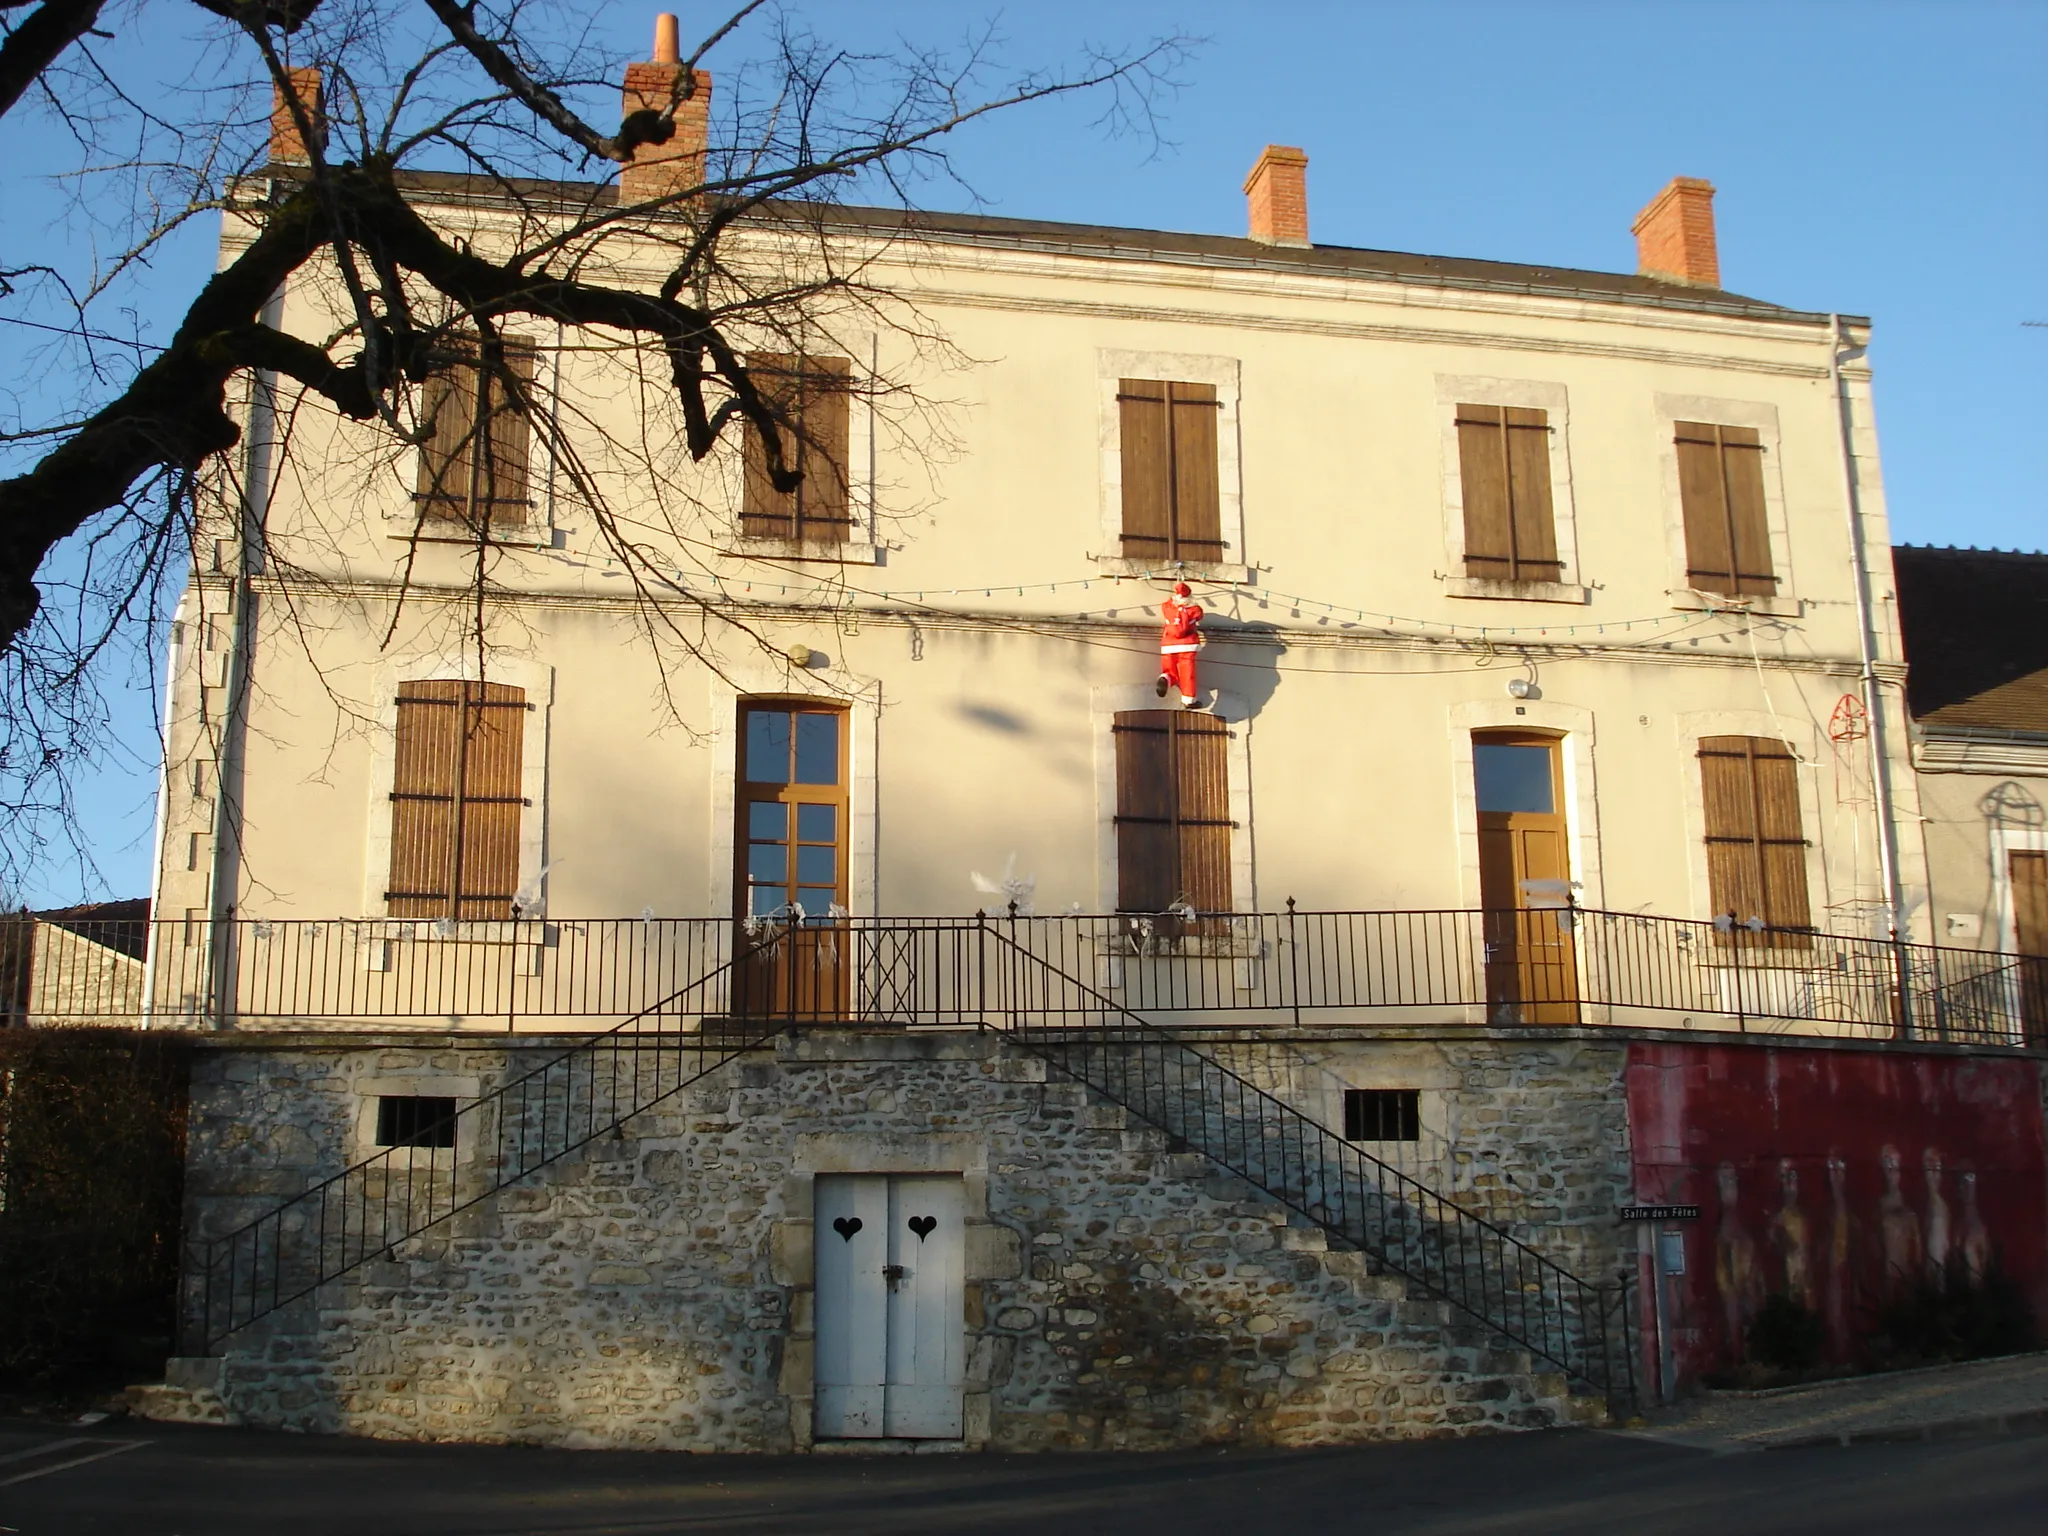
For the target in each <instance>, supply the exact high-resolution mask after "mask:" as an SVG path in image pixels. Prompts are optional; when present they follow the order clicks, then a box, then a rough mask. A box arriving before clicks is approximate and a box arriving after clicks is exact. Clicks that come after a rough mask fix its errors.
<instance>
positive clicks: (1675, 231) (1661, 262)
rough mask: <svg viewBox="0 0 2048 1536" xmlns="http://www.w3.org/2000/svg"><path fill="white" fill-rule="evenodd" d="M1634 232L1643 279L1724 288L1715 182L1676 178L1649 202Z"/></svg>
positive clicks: (1639, 215)
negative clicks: (1717, 237)
mask: <svg viewBox="0 0 2048 1536" xmlns="http://www.w3.org/2000/svg"><path fill="white" fill-rule="evenodd" d="M1630 228H1631V229H1632V230H1633V231H1634V233H1635V237H1636V271H1638V272H1639V273H1641V274H1642V275H1643V276H1644V277H1661V278H1663V279H1664V280H1665V281H1666V282H1672V283H1688V284H1690V285H1692V286H1693V287H1695V288H1718V287H1720V286H1721V258H1720V256H1719V254H1718V253H1717V252H1716V251H1715V248H1714V184H1713V183H1712V182H1710V181H1701V180H1700V179H1699V178H1698V177H1696V176H1674V177H1672V178H1671V185H1670V186H1668V187H1666V188H1665V189H1664V190H1663V191H1662V192H1659V193H1658V194H1657V195H1656V196H1655V197H1654V198H1652V199H1651V200H1650V206H1649V207H1647V208H1645V209H1644V210H1643V211H1642V212H1641V213H1639V214H1637V215H1636V221H1635V223H1634V224H1633V225H1631V226H1630Z"/></svg>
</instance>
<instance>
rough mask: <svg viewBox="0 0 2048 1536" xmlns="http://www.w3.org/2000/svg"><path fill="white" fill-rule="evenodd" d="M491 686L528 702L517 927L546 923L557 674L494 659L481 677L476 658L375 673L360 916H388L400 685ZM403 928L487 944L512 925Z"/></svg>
mask: <svg viewBox="0 0 2048 1536" xmlns="http://www.w3.org/2000/svg"><path fill="white" fill-rule="evenodd" d="M435 681H450V682H454V681H461V682H467V683H474V682H481V681H489V682H493V683H505V684H507V685H509V686H511V687H514V688H518V689H520V690H522V691H523V692H524V693H525V694H526V703H527V710H526V731H525V735H524V737H523V738H522V739H521V742H520V748H519V752H520V756H519V793H520V796H521V798H523V799H524V800H525V801H526V804H525V805H523V806H521V807H520V808H519V886H518V889H520V890H522V891H530V892H532V893H533V897H534V899H533V902H532V904H531V905H530V906H526V907H524V908H522V910H521V912H520V918H521V919H522V920H526V919H534V918H540V917H544V916H546V915H547V902H548V892H547V881H546V878H545V877H544V875H543V874H542V871H543V870H544V869H545V868H546V867H547V789H548V722H549V716H550V714H551V713H552V706H553V704H554V684H555V669H554V668H553V667H551V666H548V665H546V664H545V663H543V662H539V661H534V660H531V659H529V658H526V657H520V656H493V657H491V659H490V664H489V667H488V669H487V670H485V671H482V672H480V671H479V669H478V666H477V658H476V653H475V652H473V651H472V652H469V653H468V654H466V655H465V654H455V653H449V652H435V653H433V654H429V655H419V656H409V657H394V658H392V659H390V660H388V661H386V662H384V663H382V664H381V665H380V666H379V667H378V668H377V673H376V679H375V683H374V685H373V686H374V705H373V707H374V709H375V712H376V721H377V731H376V734H375V736H374V737H373V738H372V742H371V748H370V778H369V788H370V800H369V806H368V809H367V811H366V813H365V817H366V823H367V825H368V828H369V837H368V842H367V845H366V847H365V849H364V854H363V910H364V911H365V912H367V913H370V914H373V915H375V916H379V917H383V916H386V915H387V914H386V911H385V907H386V903H385V900H384V892H385V891H386V890H387V889H388V888H389V881H390V878H391V786H392V783H393V780H394V776H395V773H396V767H397V749H398V689H399V686H400V684H403V683H423V682H435ZM390 920H391V921H392V922H393V923H405V924H408V925H409V932H408V937H410V938H413V939H420V940H429V939H435V938H466V939H476V938H484V939H493V938H509V937H510V935H511V930H512V929H513V928H515V927H516V926H517V925H516V924H510V923H505V922H499V921H466V922H456V923H446V924H443V923H441V922H438V921H437V920H435V919H431V918H392V919H390Z"/></svg>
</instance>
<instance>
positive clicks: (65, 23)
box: [0, 0, 104, 117]
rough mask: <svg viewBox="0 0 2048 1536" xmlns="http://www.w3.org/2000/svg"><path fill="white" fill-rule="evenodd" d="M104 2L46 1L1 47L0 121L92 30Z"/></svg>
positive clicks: (10, 34)
mask: <svg viewBox="0 0 2048 1536" xmlns="http://www.w3.org/2000/svg"><path fill="white" fill-rule="evenodd" d="M103 4H104V0H43V3H42V4H41V5H39V6H37V7H36V11H35V14H34V15H32V16H30V17H29V18H28V19H27V20H25V21H23V22H22V24H21V25H20V26H18V27H16V28H15V29H14V30H13V31H12V32H10V33H8V34H7V40H6V41H5V42H4V43H0V117H4V116H5V115H6V114H7V111H8V109H9V108H10V107H12V106H13V105H14V104H15V103H16V102H17V101H19V100H21V96H22V92H24V91H26V90H27V89H28V88H29V87H30V86H32V85H34V84H35V83H36V81H37V80H38V79H40V78H41V76H42V73H43V71H44V70H46V69H48V68H49V67H50V66H51V65H52V64H54V63H55V62H56V61H57V56H58V55H59V54H61V53H62V52H63V51H64V50H65V49H66V48H69V47H70V46H71V45H72V44H73V43H75V42H77V41H78V40H79V39H80V38H81V37H83V36H85V34H86V33H87V32H89V31H91V30H92V24H93V23H94V22H95V21H98V20H99V16H100V8H101V6H102V5H103Z"/></svg>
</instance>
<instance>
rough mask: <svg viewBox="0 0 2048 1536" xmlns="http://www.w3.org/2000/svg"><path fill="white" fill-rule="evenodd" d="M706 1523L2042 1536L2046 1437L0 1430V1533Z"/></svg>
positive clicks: (62, 1535)
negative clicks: (682, 1436)
mask: <svg viewBox="0 0 2048 1536" xmlns="http://www.w3.org/2000/svg"><path fill="white" fill-rule="evenodd" d="M65 1442H70V1443H65ZM88 1456H90V1457H92V1458H93V1459H90V1460H85V1459H82V1458H85V1457H88ZM709 1531H716V1532H728V1531H731V1532H767V1531H803V1532H807V1533H817V1532H829V1533H834V1536H837V1533H867V1532H874V1533H885V1532H886V1533H890V1536H903V1533H921V1532H933V1531H973V1532H976V1533H981V1532H1004V1533H1007V1532H1027V1531H1034V1532H1035V1531H1056V1532H1059V1533H1061V1536H1071V1533H1085V1532H1115V1533H1118V1536H1130V1533H1133V1532H1144V1531H1171V1532H1174V1533H1176V1536H1180V1533H1188V1536H1199V1533H1209V1532H1219V1533H1220V1532H1230V1533H1232V1536H1243V1533H1247V1532H1263V1531H1275V1532H1280V1531H1285V1532H1288V1533H1289V1536H1300V1533H1311V1532H1350V1531H1357V1532H1371V1533H1374V1536H1379V1533H1384V1532H1417V1533H1440V1532H1441V1533H1449V1532H1459V1533H1463V1532H1500V1533H1513V1536H1524V1533H1534V1532H1547V1531H1558V1532H1565V1531H1569V1532H1574V1533H1601V1532H1610V1531H1611V1532H1616V1533H1621V1532H1627V1533H1629V1536H1684V1533H1691V1532H1700V1533H1703V1536H1704V1533H1712V1536H1731V1533H1734V1536H1764V1533H1771V1532H1799V1533H1802V1536H1815V1533H1823V1536H1824V1533H1833V1532H1841V1533H1843V1536H1849V1533H1855V1536H1869V1533H1872V1532H1888V1531H1902V1532H1903V1531H1911V1532H1915V1533H1942V1532H1948V1531H1957V1532H1968V1533H1970V1536H1998V1533H2004V1532H2013V1533H2025V1536H2041V1533H2042V1532H2043V1531H2048V1438H2043V1437H2039V1436H2015V1437H2010V1438H2003V1437H2001V1438H1988V1439H1972V1440H1955V1441H1948V1442H1936V1443H1931V1444H1914V1445H1858V1446H1848V1447H1834V1448H1828V1449H1814V1450H1798V1451H1758V1452H1750V1453H1747V1454H1740V1455H1720V1456H1716V1455H1712V1454H1709V1453H1707V1452H1705V1451H1700V1450H1694V1449H1687V1448H1681V1447H1676V1446H1669V1445H1662V1444H1656V1443H1652V1442H1649V1441H1643V1440H1635V1439H1625V1438H1621V1437H1618V1436H1613V1435H1606V1434H1599V1433H1594V1432H1590V1431H1560V1432H1556V1433H1551V1434H1539V1435H1515V1436H1503V1437H1498V1438H1489V1439H1479V1440H1464V1441H1424V1442H1418V1443H1413V1444H1406V1445H1385V1446H1367V1447H1361V1448H1357V1449H1350V1450H1340V1451H1299V1452H1284V1451H1230V1452H1189V1453H1175V1454H1170V1455H1157V1456H1130V1455H1100V1456H1080V1455H1071V1456H1057V1457H1055V1456H1038V1457H1021V1456H918V1457H851V1456H808V1457H736V1456H683V1455H674V1454H655V1453H649V1454H636V1453H633V1452H613V1451H552V1450H534V1449H529V1448H521V1447H489V1446H428V1445H398V1444H389V1443H382V1442H377V1441H367V1440H340V1439H314V1438H302V1437H298V1436H291V1435H280V1434H267V1433H262V1432H258V1431H251V1430H223V1429H202V1428H193V1427H187V1426H174V1425H162V1424H144V1423H136V1422H121V1421H113V1422H109V1423H107V1424H103V1425H99V1426H95V1427H94V1428H92V1429H63V1430H59V1429H50V1428H38V1429H35V1430H27V1429H22V1428H13V1427H10V1428H8V1429H5V1430H0V1536H13V1533H16V1532H18V1533H20V1536H82V1533H92V1532H119V1533H122V1536H241V1533H251V1536H254V1533H261V1536H326V1533H329V1532H333V1533H336V1536H340V1533H347V1536H363V1533H366V1532H368V1533H375V1536H415V1533H417V1536H554V1533H558V1532H561V1533H575V1536H586V1533H590V1536H595V1533H618V1536H656V1533H662V1532H709Z"/></svg>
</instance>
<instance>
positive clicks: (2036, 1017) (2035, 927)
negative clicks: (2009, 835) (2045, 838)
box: [2006, 848, 2048, 1046]
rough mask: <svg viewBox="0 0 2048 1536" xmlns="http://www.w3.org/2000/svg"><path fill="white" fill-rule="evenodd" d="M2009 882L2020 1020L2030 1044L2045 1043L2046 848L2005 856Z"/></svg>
mask: <svg viewBox="0 0 2048 1536" xmlns="http://www.w3.org/2000/svg"><path fill="white" fill-rule="evenodd" d="M2006 873H2007V875H2008V877H2009V878H2010V879H2011V881H2012V922H2013V943H2014V944H2015V945H2017V946H2018V948H2019V952H2020V953H2021V954H2022V955H2025V956H2026V957H2027V958H2026V959H2024V960H2022V961H2020V966H2019V970H2020V1021H2021V1027H2022V1028H2023V1029H2024V1030H2025V1031H2026V1042H2027V1044H2028V1045H2031V1046H2041V1045H2048V850H2043V849H2038V848H2029V849H2024V850H2016V851H2014V852H2012V853H2010V854H2008V855H2007V858H2006Z"/></svg>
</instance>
